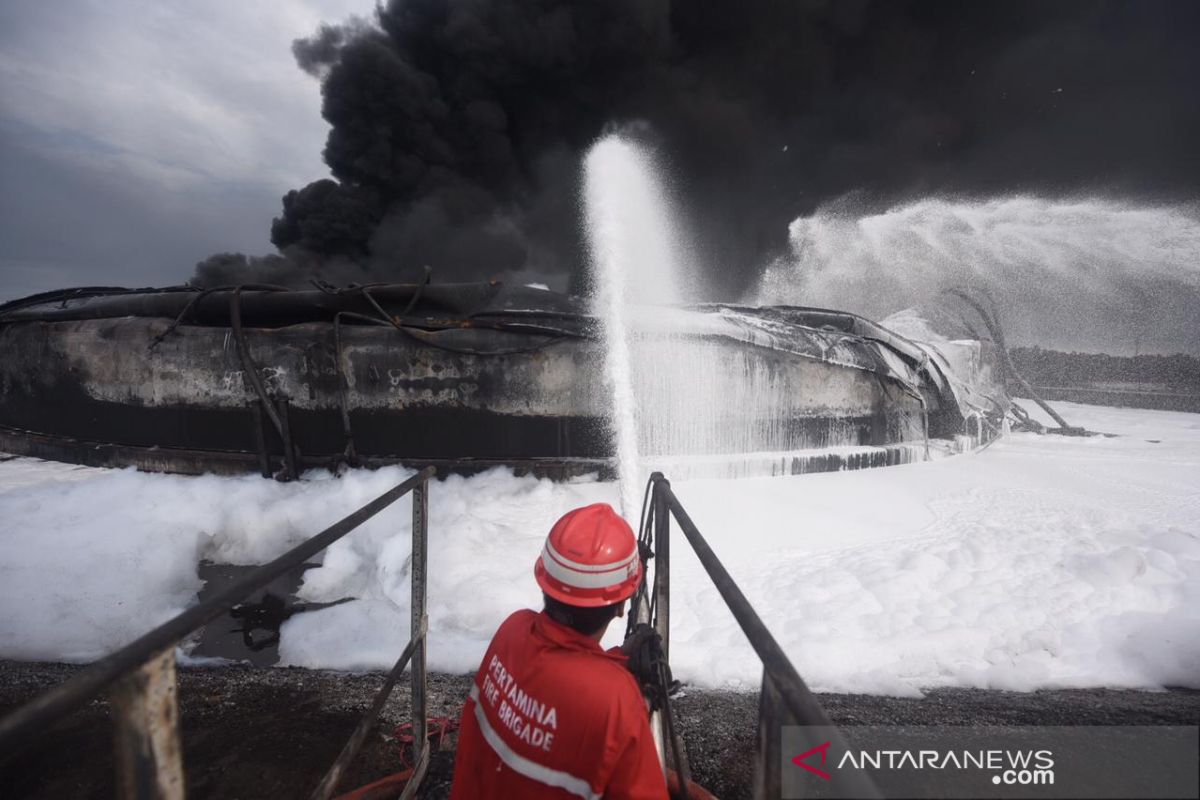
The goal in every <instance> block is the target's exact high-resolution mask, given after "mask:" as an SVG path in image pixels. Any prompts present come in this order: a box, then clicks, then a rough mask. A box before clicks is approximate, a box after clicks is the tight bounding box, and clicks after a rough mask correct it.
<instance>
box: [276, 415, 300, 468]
mask: <svg viewBox="0 0 1200 800" xmlns="http://www.w3.org/2000/svg"><path fill="white" fill-rule="evenodd" d="M275 402H276V404H277V405H278V406H279V420H280V423H281V425H282V427H281V428H280V429H279V433H280V436H281V437H282V439H283V463H284V464H285V466H286V469H287V476H286V477H285V480H289V481H294V480H296V479H297V478H299V477H300V470H299V468H298V467H297V465H296V448H295V446H294V445H293V444H292V422H291V419H290V413H289V408H288V401H287V398H286V397H281V398H279V399H278V400H276V401H275Z"/></svg>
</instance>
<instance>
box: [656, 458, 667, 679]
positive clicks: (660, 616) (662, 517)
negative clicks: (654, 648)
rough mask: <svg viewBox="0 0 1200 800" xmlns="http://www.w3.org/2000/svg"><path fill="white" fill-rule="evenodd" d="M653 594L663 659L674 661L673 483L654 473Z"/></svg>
mask: <svg viewBox="0 0 1200 800" xmlns="http://www.w3.org/2000/svg"><path fill="white" fill-rule="evenodd" d="M652 479H653V481H654V540H655V544H656V545H657V547H656V549H655V553H654V593H655V598H656V599H655V601H654V602H655V605H656V610H655V614H654V629H655V630H656V631H657V632H658V635H659V636H661V637H662V649H663V656H664V657H666V659H667V661H668V662H669V661H670V660H671V509H670V507H669V506H668V504H667V495H666V492H664V491H663V490H664V489H665V490H666V491H670V490H671V482H670V481H669V480H667V479H666V478H664V477H663V476H662V474H661V473H657V472H656V473H654V475H653V476H652Z"/></svg>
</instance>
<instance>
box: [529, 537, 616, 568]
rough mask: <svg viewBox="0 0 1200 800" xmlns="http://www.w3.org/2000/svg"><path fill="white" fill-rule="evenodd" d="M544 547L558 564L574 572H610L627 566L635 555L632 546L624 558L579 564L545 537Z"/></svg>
mask: <svg viewBox="0 0 1200 800" xmlns="http://www.w3.org/2000/svg"><path fill="white" fill-rule="evenodd" d="M545 549H546V551H548V552H549V554H550V557H551V558H553V559H554V560H555V561H557V562H558V563H559V564H562V565H563V566H564V567H567V568H568V569H572V570H574V571H576V572H612V571H613V570H614V569H622V568H623V567H627V566H629V562H630V561H632V560H633V559H634V558H635V557H636V556H637V548H636V547H634V548H633V550H632V551H630V553H629V555H627V556H625V558H622V559H621V560H620V561H613V562H611V563H608V564H580V563H579V562H578V561H572V560H571V559H569V558H567V557H566V556H564V555H563V554H562V553H560V552H558V551H557V550H555V549H554V545H552V544H551V543H550V540H549V539H546V548H545Z"/></svg>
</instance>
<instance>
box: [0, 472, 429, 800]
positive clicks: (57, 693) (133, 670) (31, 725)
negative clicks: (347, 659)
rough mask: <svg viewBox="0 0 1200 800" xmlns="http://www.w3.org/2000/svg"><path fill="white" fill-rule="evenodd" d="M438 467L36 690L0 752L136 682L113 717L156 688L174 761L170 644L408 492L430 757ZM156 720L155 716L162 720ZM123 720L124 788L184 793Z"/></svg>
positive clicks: (7, 721) (416, 658)
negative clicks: (429, 607)
mask: <svg viewBox="0 0 1200 800" xmlns="http://www.w3.org/2000/svg"><path fill="white" fill-rule="evenodd" d="M435 474H436V470H435V469H434V468H433V467H426V468H424V469H422V470H421V471H419V472H418V473H416V474H415V475H413V476H412V477H410V478H408V479H407V480H405V481H404V482H402V483H400V484H398V485H397V486H395V487H393V488H392V489H390V490H388V491H387V492H384V493H383V494H382V495H380V496H379V497H377V498H375V499H374V500H372V501H371V502H369V503H367V504H366V505H364V506H362V507H361V508H359V509H358V510H357V511H354V512H353V513H351V514H349V515H347V516H345V517H343V518H342V519H341V520H339V521H338V522H336V523H334V524H333V525H330V526H329V527H328V528H326V529H325V530H323V531H321V532H320V533H318V534H316V535H315V536H313V537H311V538H309V539H308V540H306V541H304V542H303V543H301V544H299V545H297V546H296V547H293V548H292V549H291V550H289V551H287V552H286V553H284V554H283V555H281V556H279V557H278V558H276V559H275V560H274V561H271V562H269V563H267V564H263V565H262V566H260V567H258V568H257V569H255V570H253V571H252V572H250V573H249V574H247V575H245V576H244V577H242V578H241V579H239V580H237V581H234V582H233V583H232V584H230V585H229V586H227V587H225V588H224V589H221V590H219V591H218V592H216V593H215V594H214V595H213V596H212V597H210V598H209V599H207V600H205V601H204V602H202V603H198V604H197V605H195V606H192V607H191V608H188V609H187V610H185V611H183V612H182V613H180V614H178V615H177V616H175V617H173V618H172V619H170V620H168V621H167V622H164V623H163V624H162V625H160V626H158V627H157V628H155V629H154V630H152V631H150V632H149V633H146V634H144V635H143V636H141V637H139V638H138V639H136V640H135V641H133V642H131V643H130V644H128V645H126V646H125V647H122V648H121V649H120V650H117V651H116V652H115V653H112V654H110V655H108V656H106V657H105V658H103V659H101V660H99V661H97V662H95V663H94V664H92V665H91V666H89V667H87V668H85V669H84V670H83V671H81V672H79V673H78V674H76V675H75V676H74V677H72V678H70V679H69V680H67V681H65V682H64V683H62V684H60V685H59V686H56V687H55V688H53V689H50V690H49V691H47V692H45V693H43V694H41V695H39V696H38V697H36V698H34V699H33V700H31V701H30V702H28V703H26V704H25V705H23V706H22V707H20V708H19V709H17V710H16V711H14V712H13V713H11V714H9V715H8V716H6V717H4V718H3V719H0V757H2V756H8V755H10V754H12V753H14V752H16V751H17V750H19V749H21V748H22V747H23V746H25V745H27V744H29V743H30V742H31V740H33V739H34V738H35V737H36V736H38V735H40V734H41V733H44V732H45V731H46V730H47V729H48V728H49V727H50V726H51V725H53V724H54V723H56V722H57V721H59V720H60V719H62V718H63V717H64V716H66V715H67V714H69V713H71V712H72V711H74V710H76V709H77V708H79V707H80V706H82V705H84V704H85V703H87V702H88V701H89V700H91V699H92V698H93V697H95V696H96V695H98V694H100V693H101V692H103V691H105V690H106V689H109V688H110V687H114V684H116V687H115V691H114V699H116V698H117V697H123V696H125V695H128V694H129V692H128V691H127V690H128V689H129V687H130V686H133V687H134V689H135V691H134V694H135V695H138V697H139V699H138V701H137V702H132V703H126V702H121V703H120V704H119V705H120V706H121V708H120V713H119V714H117V715H116V716H118V717H120V716H123V715H125V712H126V711H127V710H129V711H130V713H131V714H132V713H133V711H134V710H136V709H131V707H132V706H138V707H139V708H140V709H141V710H142V711H143V712H144V711H145V709H144V708H142V706H148V705H149V702H150V701H149V699H148V698H149V696H150V694H151V693H152V692H157V693H158V694H159V695H161V697H163V698H167V699H166V700H164V701H163V702H165V703H167V704H168V706H169V707H168V708H166V710H165V711H164V710H163V709H162V708H160V709H159V713H160V715H161V716H162V717H166V718H167V719H169V725H170V727H171V729H172V730H170V731H168V732H167V734H166V735H167V737H168V739H169V741H167V742H166V749H167V750H171V751H173V752H171V753H168V755H167V757H168V758H173V759H175V760H176V762H178V758H179V753H178V742H177V736H178V731H177V729H176V727H175V723H176V721H177V714H176V712H175V706H174V693H175V685H174V675H175V670H174V648H175V645H176V644H177V643H178V642H179V641H181V640H182V639H183V638H184V637H185V636H188V635H189V634H191V633H192V632H193V631H195V630H196V629H197V628H199V627H201V626H202V625H204V624H206V623H208V622H211V621H212V620H214V619H216V618H218V617H220V616H221V615H222V614H225V613H227V612H228V611H229V610H230V609H231V608H233V606H235V605H236V604H237V603H238V602H240V601H241V600H243V599H244V598H245V597H246V596H247V595H249V594H250V593H251V592H253V591H255V590H256V589H259V588H261V587H263V586H265V585H266V584H268V583H270V582H271V581H273V580H275V579H276V578H278V577H280V576H281V575H283V574H284V573H286V572H288V571H289V570H291V569H293V568H295V567H297V566H299V565H300V564H303V563H304V562H305V561H307V560H308V559H309V558H311V557H313V556H314V555H316V554H317V553H319V552H320V551H322V550H324V549H325V548H326V547H328V546H329V545H331V544H333V543H334V542H336V541H337V540H339V539H341V538H342V537H343V536H345V535H346V534H348V533H350V532H351V531H353V530H354V529H355V528H357V527H358V526H360V525H362V524H363V523H364V522H366V521H367V520H368V519H370V518H372V517H374V516H375V515H376V514H378V513H379V512H380V511H382V510H383V509H385V508H387V507H388V506H390V505H391V504H392V503H395V502H396V501H397V500H399V499H400V498H401V497H403V496H404V495H406V494H408V493H410V492H411V493H412V495H413V553H412V561H411V563H412V571H413V580H412V589H413V608H412V616H413V624H412V640H411V641H410V642H409V649H410V650H411V653H410V655H411V656H412V662H413V669H412V678H413V712H414V720H413V722H414V724H413V728H414V730H413V733H414V740H415V743H414V748H415V749H416V751H417V752H415V753H414V755H415V756H417V757H418V758H419V759H421V760H424V761H427V760H428V758H427V756H428V754H427V753H425V752H424V751H425V750H426V749H427V748H426V746H425V745H426V742H425V738H424V732H425V728H426V720H425V689H426V685H425V684H426V679H425V650H426V647H425V626H426V624H427V623H426V617H425V583H426V581H425V579H426V560H427V558H426V551H427V536H428V533H427V521H428V516H429V515H428V496H427V483H428V481H429V479H430V478H432V477H434V475H435ZM402 660H406V659H402ZM401 668H402V667H401ZM392 683H394V681H392ZM385 688H387V690H388V691H389V692H390V686H386V687H385ZM160 699H161V698H160ZM384 699H386V695H384ZM156 702H157V700H156ZM161 721H162V720H161V719H160V720H159V722H161ZM123 725H124V726H127V727H129V729H130V730H134V732H135V734H136V735H137V736H139V737H140V740H139V741H138V742H133V743H131V747H132V748H133V749H138V748H140V750H141V753H140V757H137V756H135V757H132V758H131V761H132V762H133V763H132V764H131V768H132V769H133V770H134V771H136V772H137V774H136V775H128V776H122V780H121V782H120V785H121V786H122V787H123V788H124V787H128V791H127V792H125V794H127V795H129V796H139V797H142V796H179V797H182V796H183V795H182V791H183V790H182V786H181V785H180V786H178V787H176V788H177V791H176V790H172V791H164V790H163V789H162V786H161V785H159V786H158V787H155V786H152V785H151V784H152V783H153V780H154V779H153V777H152V776H151V777H150V779H149V782H148V781H147V780H146V778H147V776H146V774H145V771H146V767H147V765H146V763H145V760H146V755H147V753H146V752H145V751H147V750H154V749H156V745H155V744H152V743H151V742H150V740H151V739H153V738H156V737H159V736H162V735H163V732H162V731H154V732H151V731H149V730H148V729H147V728H148V726H147V725H146V724H140V725H139V724H133V723H132V722H131V720H128V719H126V720H122V719H117V727H118V731H122V730H125V728H123V727H122V726H123ZM418 725H419V727H418ZM139 729H140V732H139ZM121 746H122V744H121V742H120V741H119V742H118V750H120V749H121ZM149 757H150V759H151V760H153V757H154V754H153V753H150V754H149ZM124 761H125V759H122V758H118V766H119V767H121V765H122V763H123V762H124ZM335 766H336V764H335ZM413 778H414V780H413V781H411V782H410V783H412V784H414V785H413V788H414V789H415V784H416V783H417V782H419V776H418V775H417V774H414V776H413ZM126 779H128V780H126Z"/></svg>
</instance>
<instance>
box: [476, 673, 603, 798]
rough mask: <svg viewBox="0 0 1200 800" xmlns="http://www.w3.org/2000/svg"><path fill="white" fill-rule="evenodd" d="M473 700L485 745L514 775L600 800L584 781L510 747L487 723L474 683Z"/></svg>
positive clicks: (579, 795)
mask: <svg viewBox="0 0 1200 800" xmlns="http://www.w3.org/2000/svg"><path fill="white" fill-rule="evenodd" d="M471 699H472V700H473V701H475V721H476V722H478V723H479V731H480V732H481V733H482V734H483V738H484V741H486V742H487V743H488V745H490V746H491V748H492V750H494V751H495V753H496V755H498V756H500V760H501V761H503V762H504V763H505V764H507V765H508V766H509V768H510V769H512V771H513V772H516V773H519V774H521V775H524V776H525V777H526V778H529V779H530V780H534V781H537V782H538V783H544V784H545V785H547V786H553V787H555V788H556V789H562V790H564V791H567V792H570V793H571V794H573V795H575V796H577V797H583V798H586V800H600V795H598V794H596V793H595V792H593V791H592V787H591V784H589V783H588V782H587V781H585V780H583V779H582V778H576V777H575V776H574V775H571V774H570V773H568V772H563V771H561V770H557V769H551V768H550V767H547V766H543V765H542V764H539V763H537V762H536V761H530V760H529V759H528V758H525V756H523V755H520V754H519V753H517V752H516V751H514V750H513V749H512V748H511V747H509V746H508V745H507V744H506V743H505V741H504V740H503V739H502V738H500V734H498V733H496V731H495V730H494V729H493V728H492V725H491V723H490V722H488V718H487V713H486V712H484V710H483V706H482V705H481V704H480V702H479V687H478V686H476V685H475V684H474V683H472V684H471Z"/></svg>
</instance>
